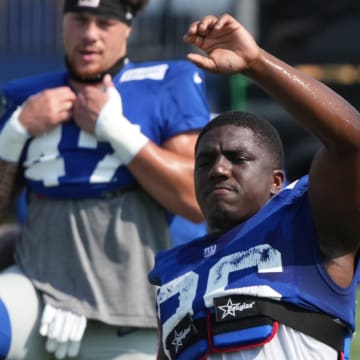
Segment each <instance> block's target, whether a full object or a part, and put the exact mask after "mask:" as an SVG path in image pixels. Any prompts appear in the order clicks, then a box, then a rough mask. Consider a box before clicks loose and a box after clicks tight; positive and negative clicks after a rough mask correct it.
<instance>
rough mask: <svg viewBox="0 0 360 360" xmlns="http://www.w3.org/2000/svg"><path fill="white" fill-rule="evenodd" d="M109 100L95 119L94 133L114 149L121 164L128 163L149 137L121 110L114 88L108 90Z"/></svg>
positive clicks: (118, 97)
mask: <svg viewBox="0 0 360 360" xmlns="http://www.w3.org/2000/svg"><path fill="white" fill-rule="evenodd" d="M107 91H108V95H109V100H108V101H107V103H106V104H105V106H104V107H103V109H102V110H101V112H100V114H99V117H98V119H97V123H96V128H95V133H96V135H97V136H98V137H99V138H101V139H103V140H106V141H109V142H110V144H111V146H112V147H113V148H114V150H115V151H116V154H117V156H118V157H119V158H120V160H121V162H122V163H123V164H125V165H126V164H128V163H129V162H130V161H131V160H132V159H133V158H134V157H135V156H136V155H137V153H138V152H139V151H140V150H141V149H142V148H143V147H144V146H145V145H146V144H147V142H148V141H149V139H148V138H147V137H146V136H145V135H144V134H143V133H142V132H141V130H140V126H139V125H135V124H132V123H131V122H130V121H129V120H128V119H127V118H126V117H125V116H124V115H123V111H122V102H121V97H120V94H119V92H118V91H117V90H116V89H115V88H109V89H108V90H107Z"/></svg>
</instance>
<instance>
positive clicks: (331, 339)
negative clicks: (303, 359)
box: [211, 295, 351, 352]
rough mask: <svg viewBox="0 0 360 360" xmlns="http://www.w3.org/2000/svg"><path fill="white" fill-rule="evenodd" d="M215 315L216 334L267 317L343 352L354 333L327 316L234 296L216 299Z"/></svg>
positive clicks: (273, 302)
mask: <svg viewBox="0 0 360 360" xmlns="http://www.w3.org/2000/svg"><path fill="white" fill-rule="evenodd" d="M214 312H215V313H214V314H212V319H211V327H212V331H213V332H214V333H223V332H228V331H232V330H236V329H238V328H239V325H240V324H241V323H243V321H244V322H245V323H246V322H247V321H249V320H251V319H256V318H258V317H260V318H261V317H263V316H265V317H268V318H270V319H273V320H276V321H278V322H279V323H281V324H283V325H286V326H289V327H291V328H292V329H294V330H297V331H300V332H302V333H304V334H306V335H309V336H311V337H313V338H315V339H317V340H319V341H321V342H323V343H325V344H327V345H329V346H331V347H332V348H334V349H335V350H337V351H340V352H343V351H344V341H345V338H346V337H347V336H349V334H351V331H350V329H348V328H347V327H346V326H345V325H344V324H343V323H341V322H340V321H338V320H336V319H334V318H332V317H331V316H329V315H326V314H324V313H317V312H313V311H308V310H306V309H303V308H300V307H298V306H295V305H293V304H290V303H286V302H280V301H276V300H269V299H262V298H259V297H254V296H247V295H230V296H224V297H221V298H216V299H214ZM243 325H244V324H243ZM240 326H241V327H243V326H242V325H240Z"/></svg>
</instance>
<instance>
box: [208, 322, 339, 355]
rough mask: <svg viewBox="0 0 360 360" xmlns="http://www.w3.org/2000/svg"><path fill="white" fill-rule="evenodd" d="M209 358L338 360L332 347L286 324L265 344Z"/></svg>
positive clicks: (280, 326)
mask: <svg viewBox="0 0 360 360" xmlns="http://www.w3.org/2000/svg"><path fill="white" fill-rule="evenodd" d="M208 359H209V360H337V359H338V353H337V351H336V350H334V349H333V348H332V347H330V346H328V345H326V344H324V343H322V342H320V341H318V340H316V339H314V338H312V337H310V336H308V335H305V334H303V333H301V332H299V331H296V330H293V329H291V328H289V327H287V326H285V325H279V329H278V332H277V334H276V335H275V336H274V338H273V339H272V340H271V341H270V342H269V343H267V344H265V345H264V346H260V347H258V348H254V349H249V350H243V351H239V352H236V351H235V352H230V353H222V354H210V355H209V357H208Z"/></svg>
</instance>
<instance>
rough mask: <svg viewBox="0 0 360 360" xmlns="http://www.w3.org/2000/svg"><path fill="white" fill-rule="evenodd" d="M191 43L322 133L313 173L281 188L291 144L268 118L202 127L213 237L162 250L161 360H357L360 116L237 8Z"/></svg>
mask: <svg viewBox="0 0 360 360" xmlns="http://www.w3.org/2000/svg"><path fill="white" fill-rule="evenodd" d="M184 39H185V41H187V42H189V43H190V44H193V45H195V46H197V47H198V48H199V49H200V50H202V51H203V53H193V54H189V59H191V60H192V61H193V62H194V63H195V64H197V65H198V66H200V67H202V68H204V69H205V70H208V71H214V72H217V73H226V74H235V73H242V74H244V75H246V76H248V77H249V78H250V79H251V80H253V81H254V82H255V83H256V84H258V86H260V87H261V88H262V89H264V90H265V91H267V92H268V93H269V94H270V95H271V96H272V97H273V98H274V99H276V100H277V101H278V102H279V103H280V104H281V105H283V106H284V108H285V109H287V111H288V112H289V113H290V114H291V115H292V116H293V117H294V118H295V119H296V120H297V121H298V122H299V123H300V124H302V125H303V126H304V127H305V128H306V129H308V130H310V131H311V132H312V133H313V134H314V135H315V136H317V137H318V138H319V139H320V140H321V141H322V144H323V146H322V148H321V150H320V151H319V153H318V154H316V156H315V158H314V160H313V163H312V166H311V169H310V172H309V175H306V176H304V177H302V178H300V179H299V180H297V181H295V182H293V183H291V184H289V185H287V186H285V187H284V188H283V187H282V184H283V182H284V177H285V175H284V171H283V149H282V145H281V142H280V140H279V136H278V134H277V132H276V131H275V129H274V128H273V127H272V126H270V123H269V122H267V121H266V120H263V119H262V118H260V117H258V116H256V115H254V114H250V113H246V112H238V111H227V112H225V113H223V114H220V115H219V116H218V117H216V118H215V119H213V120H212V121H211V122H210V123H209V124H208V125H207V126H205V127H204V129H203V130H202V131H201V133H200V135H199V137H198V141H197V145H196V150H195V187H196V194H197V198H198V200H199V203H200V206H201V208H202V210H203V213H204V215H205V218H206V220H207V223H208V226H209V234H208V235H205V236H203V237H200V238H197V239H195V240H193V241H191V242H189V243H187V244H185V245H181V246H178V247H175V248H173V249H170V250H165V251H161V252H159V254H158V255H157V256H156V261H155V267H154V269H153V270H152V272H151V273H150V274H149V277H150V281H151V282H152V283H154V284H157V285H160V288H159V291H158V295H157V312H158V317H159V330H160V331H159V333H160V334H161V337H160V348H159V355H158V358H159V359H165V358H166V359H180V360H185V359H186V360H192V359H212V360H214V359H216V360H217V359H222V360H224V359H230V360H232V359H234V360H235V359H236V360H255V359H256V360H299V359H301V360H312V359H319V360H338V359H347V358H348V357H349V343H350V341H349V339H350V337H351V334H352V333H353V331H354V327H355V310H356V306H355V303H356V289H357V284H358V279H359V275H360V268H359V261H358V260H359V247H360V221H359V219H360V178H359V173H360V172H359V169H360V114H359V112H358V111H357V110H356V109H355V108H354V107H352V106H351V105H350V104H349V103H348V102H347V101H346V100H345V99H343V98H342V97H340V96H339V95H338V94H336V93H335V92H333V91H332V90H331V89H330V88H328V87H327V86H325V85H324V84H322V83H320V82H319V81H317V80H316V79H313V78H311V77H309V76H308V75H306V74H304V73H302V72H300V71H298V70H297V69H295V68H294V67H292V66H290V65H288V64H286V63H284V62H283V61H281V60H280V59H278V58H276V57H274V56H273V55H271V54H269V53H268V52H266V51H265V50H264V49H262V48H260V47H259V46H258V44H257V43H256V42H255V40H254V38H253V37H252V35H251V34H250V33H249V32H248V31H247V30H246V29H245V28H244V27H243V26H242V25H241V24H240V23H239V22H238V21H237V20H236V19H234V18H233V17H231V16H230V15H228V14H224V15H222V16H220V17H215V16H211V15H209V16H206V17H204V18H203V19H202V20H201V21H197V22H195V23H193V24H192V25H191V26H190V27H189V30H188V33H187V34H186V35H185V38H184Z"/></svg>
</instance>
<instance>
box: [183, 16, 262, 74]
mask: <svg viewBox="0 0 360 360" xmlns="http://www.w3.org/2000/svg"><path fill="white" fill-rule="evenodd" d="M184 41H185V42H187V43H189V44H192V45H194V46H196V47H198V48H199V49H200V50H202V51H204V52H205V53H206V55H207V56H203V55H201V54H195V53H191V54H188V56H187V57H188V59H189V60H191V61H192V62H194V63H195V64H196V65H198V66H200V67H202V68H203V69H205V70H208V71H211V72H219V73H227V74H234V73H238V72H241V71H244V70H246V69H247V68H248V67H249V65H250V64H251V62H252V61H254V60H255V59H256V58H257V56H258V55H259V53H260V48H259V46H258V45H257V44H256V42H255V40H254V38H253V36H252V35H251V34H250V33H249V32H248V31H247V30H246V29H245V28H244V27H243V26H242V25H241V24H240V23H239V22H238V21H237V20H236V19H234V18H233V17H232V16H230V15H228V14H224V15H222V16H221V17H219V18H217V17H215V16H212V15H208V16H205V17H204V18H203V19H202V20H201V21H196V22H194V23H193V24H192V25H190V27H189V30H188V32H187V34H186V35H185V36H184Z"/></svg>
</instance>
